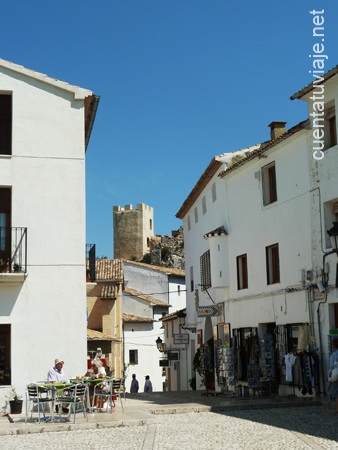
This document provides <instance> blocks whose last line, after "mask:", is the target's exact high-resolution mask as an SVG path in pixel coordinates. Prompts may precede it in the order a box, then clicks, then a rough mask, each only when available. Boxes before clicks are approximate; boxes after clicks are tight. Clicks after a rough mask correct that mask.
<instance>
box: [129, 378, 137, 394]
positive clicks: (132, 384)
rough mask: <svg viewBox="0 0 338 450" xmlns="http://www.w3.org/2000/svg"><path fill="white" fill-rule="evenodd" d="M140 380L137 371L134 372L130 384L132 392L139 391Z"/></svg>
mask: <svg viewBox="0 0 338 450" xmlns="http://www.w3.org/2000/svg"><path fill="white" fill-rule="evenodd" d="M138 388H139V386H138V381H137V379H136V375H135V373H133V374H132V380H131V384H130V393H131V394H137V393H138Z"/></svg>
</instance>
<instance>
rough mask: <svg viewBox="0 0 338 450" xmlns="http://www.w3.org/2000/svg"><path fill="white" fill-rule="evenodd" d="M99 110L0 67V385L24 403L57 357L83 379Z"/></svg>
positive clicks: (79, 96)
mask: <svg viewBox="0 0 338 450" xmlns="http://www.w3.org/2000/svg"><path fill="white" fill-rule="evenodd" d="M98 101H99V98H98V97H97V96H95V95H94V94H93V92H91V91H89V90H87V89H82V88H79V87H77V86H72V85H70V84H68V83H65V82H62V81H59V80H56V79H54V78H51V77H48V76H47V75H44V74H41V73H38V72H35V71H33V70H29V69H26V68H24V67H22V66H18V65H16V64H12V63H10V62H7V61H4V60H0V260H1V261H0V263H1V264H0V272H1V273H0V336H1V345H0V365H1V367H0V368H1V369H6V370H7V371H8V373H9V376H8V377H7V378H6V380H4V379H2V382H1V384H7V385H12V386H14V387H15V388H16V389H17V391H18V394H21V395H23V394H24V389H25V386H26V385H27V384H28V383H30V382H34V381H37V380H41V379H45V378H46V375H47V371H48V370H49V369H50V367H52V366H53V364H54V359H55V358H56V357H57V358H62V359H64V360H65V366H64V369H65V371H66V372H67V374H68V375H70V376H74V375H80V374H83V373H85V370H86V357H87V340H86V284H85V280H86V269H85V264H86V261H85V243H86V242H85V151H86V147H87V144H88V141H89V137H90V133H91V130H92V126H93V123H94V119H95V113H96V108H97V105H98ZM16 227H20V228H16ZM7 390H8V388H6V387H5V386H1V389H0V395H1V403H2V404H3V398H4V395H5V394H6V391H7Z"/></svg>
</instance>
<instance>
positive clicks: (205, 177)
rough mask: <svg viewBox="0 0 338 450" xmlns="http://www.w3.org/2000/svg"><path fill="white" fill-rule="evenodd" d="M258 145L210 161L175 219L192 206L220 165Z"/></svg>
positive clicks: (183, 215) (249, 151)
mask: <svg viewBox="0 0 338 450" xmlns="http://www.w3.org/2000/svg"><path fill="white" fill-rule="evenodd" d="M259 146H260V145H259V144H258V145H254V146H252V147H248V148H243V149H241V150H237V151H235V152H232V153H222V154H221V155H217V156H214V157H213V159H212V160H211V162H210V164H209V165H208V167H207V168H206V169H205V171H204V172H203V174H202V175H201V177H200V178H199V180H198V181H197V183H196V184H195V186H194V188H193V189H192V191H191V192H190V194H189V195H188V197H187V198H186V200H185V201H184V203H183V205H182V206H181V208H180V209H179V211H178V212H177V213H176V217H177V218H178V219H183V218H184V217H185V215H186V214H187V212H188V211H189V209H190V208H191V207H192V205H193V204H194V203H195V201H196V200H197V199H198V197H199V196H200V194H201V192H202V191H203V189H204V188H205V187H206V186H207V184H208V183H209V181H210V180H211V179H212V178H213V176H214V175H215V174H216V173H217V172H218V170H219V169H220V168H221V167H222V164H231V162H232V161H233V160H235V159H237V158H240V157H241V156H242V155H246V154H247V153H251V152H252V151H254V150H255V149H256V148H258V147H259Z"/></svg>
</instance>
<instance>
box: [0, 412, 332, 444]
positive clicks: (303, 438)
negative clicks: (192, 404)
mask: <svg viewBox="0 0 338 450" xmlns="http://www.w3.org/2000/svg"><path fill="white" fill-rule="evenodd" d="M337 440H338V417H337V416H334V415H333V411H332V409H328V408H327V407H326V406H306V407H291V408H286V407H281V408H272V409H266V408H264V409H251V410H235V411H229V410H227V411H223V412H196V413H191V412H188V413H177V414H160V415H154V416H153V418H151V419H147V420H146V421H145V423H144V425H136V424H133V423H132V422H130V423H126V424H125V425H124V426H119V427H116V426H113V427H109V426H107V427H106V428H104V429H82V430H79V431H77V430H74V431H58V432H57V431H54V432H48V431H45V432H43V433H34V434H19V435H3V436H1V444H0V446H1V449H4V450H12V449H40V450H43V449H51V448H58V449H70V448H71V449H81V450H83V449H87V448H88V449H93V450H94V449H98V450H105V449H116V450H120V449H121V450H122V449H123V450H134V449H135V450H169V449H170V450H176V449H185V450H207V449H212V450H215V449H231V450H236V449H241V450H242V449H244V450H246V449H262V450H270V449H271V450H279V449H280V450H285V449H288V450H289V449H290V450H291V449H294V450H302V449H327V450H333V449H338V442H337Z"/></svg>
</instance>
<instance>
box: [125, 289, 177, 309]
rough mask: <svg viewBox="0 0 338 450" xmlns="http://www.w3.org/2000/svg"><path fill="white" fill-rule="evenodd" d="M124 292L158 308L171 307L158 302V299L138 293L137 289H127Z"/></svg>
mask: <svg viewBox="0 0 338 450" xmlns="http://www.w3.org/2000/svg"><path fill="white" fill-rule="evenodd" d="M123 292H124V293H126V294H129V295H132V296H134V297H137V298H139V299H141V300H145V301H146V302H148V303H153V304H154V305H157V306H167V307H169V306H171V305H169V304H168V303H166V302H164V301H162V300H158V299H157V298H154V297H151V296H150V295H146V294H142V292H140V291H137V290H136V289H130V288H125V289H124V291H123Z"/></svg>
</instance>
